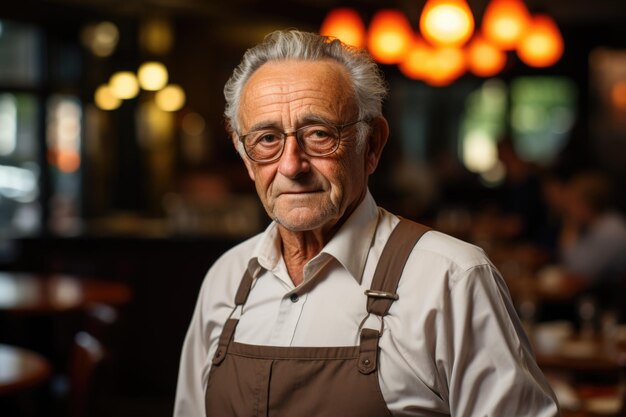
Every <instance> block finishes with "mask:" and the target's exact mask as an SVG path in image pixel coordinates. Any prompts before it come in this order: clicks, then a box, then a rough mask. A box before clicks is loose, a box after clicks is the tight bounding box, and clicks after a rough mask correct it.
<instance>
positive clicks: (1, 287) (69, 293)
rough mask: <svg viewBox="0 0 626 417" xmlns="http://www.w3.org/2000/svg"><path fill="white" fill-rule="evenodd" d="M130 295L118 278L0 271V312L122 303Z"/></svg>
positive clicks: (70, 308)
mask: <svg viewBox="0 0 626 417" xmlns="http://www.w3.org/2000/svg"><path fill="white" fill-rule="evenodd" d="M130 298H131V289H130V287H129V286H128V285H127V284H126V283H122V282H116V281H108V280H103V279H96V278H85V277H78V276H74V275H66V274H35V273H23V272H0V312H7V313H21V314H46V313H54V312H64V311H75V310H81V309H85V308H87V307H89V306H91V305H93V304H108V305H113V306H116V305H123V304H125V303H127V302H128V301H129V300H130Z"/></svg>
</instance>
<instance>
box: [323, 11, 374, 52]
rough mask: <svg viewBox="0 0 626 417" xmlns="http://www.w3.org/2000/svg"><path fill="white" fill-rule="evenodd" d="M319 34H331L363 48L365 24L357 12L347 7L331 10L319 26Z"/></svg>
mask: <svg viewBox="0 0 626 417" xmlns="http://www.w3.org/2000/svg"><path fill="white" fill-rule="evenodd" d="M320 35H323V36H331V37H334V38H337V39H339V40H340V41H342V42H343V43H345V44H348V45H351V46H355V47H357V48H363V47H364V46H365V25H364V24H363V20H362V19H361V16H359V13H357V11H356V10H354V9H350V8H348V7H341V8H338V9H333V10H331V11H330V12H329V13H328V15H326V18H324V21H323V22H322V27H321V28H320Z"/></svg>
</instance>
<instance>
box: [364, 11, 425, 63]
mask: <svg viewBox="0 0 626 417" xmlns="http://www.w3.org/2000/svg"><path fill="white" fill-rule="evenodd" d="M413 36H414V34H413V30H412V29H411V25H410V24H409V21H408V20H407V18H406V17H405V16H404V14H402V12H400V11H398V10H394V9H383V10H380V11H378V12H376V14H375V15H374V17H373V18H372V22H371V23H370V28H369V35H368V38H367V47H368V49H369V51H370V53H371V54H372V56H373V57H374V59H375V60H376V61H378V62H380V63H381V64H397V63H398V62H400V61H402V59H403V58H404V56H405V54H406V53H407V51H408V49H409V47H410V45H411V40H412V39H413Z"/></svg>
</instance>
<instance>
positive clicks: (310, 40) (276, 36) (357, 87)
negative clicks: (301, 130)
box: [224, 30, 387, 152]
mask: <svg viewBox="0 0 626 417" xmlns="http://www.w3.org/2000/svg"><path fill="white" fill-rule="evenodd" d="M291 59H293V60H308V61H314V60H321V59H332V60H335V61H337V62H339V63H340V64H342V65H343V66H344V68H345V69H346V71H347V72H348V75H349V77H350V80H352V85H353V88H354V92H355V99H356V104H357V107H358V109H359V120H370V119H372V118H375V117H378V116H381V115H382V102H383V100H384V98H385V96H386V95H387V87H386V83H385V80H384V78H383V76H382V73H381V71H380V69H379V68H378V65H376V63H375V62H374V60H373V59H372V57H371V56H370V55H369V54H368V53H367V52H366V51H365V50H362V49H358V48H354V47H351V46H348V45H346V44H344V43H342V42H341V41H339V40H338V39H334V38H329V37H327V36H321V35H318V34H316V33H309V32H301V31H297V30H286V31H281V30H279V31H275V32H272V33H270V34H269V35H267V36H266V37H265V40H264V41H263V42H262V43H260V44H259V45H257V46H255V47H253V48H251V49H248V50H247V51H246V53H245V54H244V56H243V59H242V60H241V63H240V64H239V65H238V66H237V68H235V70H234V71H233V74H232V75H231V77H230V78H229V80H228V81H227V82H226V85H225V86H224V97H225V98H226V108H225V110H224V116H225V117H226V121H227V123H228V126H229V128H230V129H232V130H233V131H234V132H240V131H239V119H238V115H239V100H240V97H241V92H242V91H243V88H244V86H245V85H246V83H247V82H248V80H249V79H250V77H251V76H252V74H253V73H254V71H256V70H257V69H259V68H260V67H261V66H262V65H263V64H265V63H266V62H269V61H284V60H291ZM368 132H369V126H367V125H366V124H364V123H361V124H359V130H358V137H359V143H360V144H362V143H363V142H365V141H364V140H363V139H364V138H365V137H366V136H367V134H368ZM239 151H240V152H241V149H240V150H239Z"/></svg>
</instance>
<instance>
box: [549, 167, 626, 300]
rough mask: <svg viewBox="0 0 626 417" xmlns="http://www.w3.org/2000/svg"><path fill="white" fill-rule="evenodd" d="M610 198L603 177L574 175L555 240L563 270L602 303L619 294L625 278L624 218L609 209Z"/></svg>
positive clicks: (582, 174) (600, 175) (566, 189)
mask: <svg viewBox="0 0 626 417" xmlns="http://www.w3.org/2000/svg"><path fill="white" fill-rule="evenodd" d="M612 195H613V191H612V189H611V184H610V181H609V180H608V179H607V178H606V177H605V176H604V175H602V174H600V173H597V172H583V173H579V174H576V175H574V176H573V177H572V179H571V180H570V181H569V182H568V184H567V185H566V188H565V204H564V205H563V224H562V229H561V234H560V239H559V245H560V255H561V262H562V265H563V267H564V269H565V270H566V271H567V273H570V274H573V275H576V276H580V277H581V279H583V280H584V281H585V284H586V287H587V289H588V290H589V292H591V293H593V294H595V295H596V296H599V297H603V303H604V302H605V301H607V302H608V301H611V300H610V299H606V298H604V297H605V296H607V295H611V294H616V293H619V291H616V290H617V289H618V288H619V287H618V286H619V285H622V282H620V281H623V280H624V279H625V278H626V256H625V255H626V219H625V218H624V215H623V214H622V213H620V212H619V211H617V210H615V209H614V208H613V206H612V204H611V200H612ZM611 298H614V297H611ZM613 301H619V300H613ZM614 306H615V305H614Z"/></svg>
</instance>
